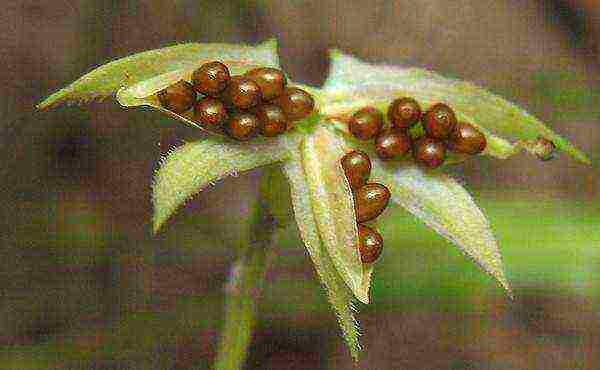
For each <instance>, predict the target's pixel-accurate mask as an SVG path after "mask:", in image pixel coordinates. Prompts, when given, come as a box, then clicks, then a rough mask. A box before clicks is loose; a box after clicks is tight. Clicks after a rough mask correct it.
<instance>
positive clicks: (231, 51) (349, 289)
mask: <svg viewBox="0 0 600 370" xmlns="http://www.w3.org/2000/svg"><path fill="white" fill-rule="evenodd" d="M213 61H219V62H221V63H223V64H224V65H226V66H227V67H228V68H229V70H230V71H231V73H232V74H243V73H245V72H247V71H250V70H253V69H255V68H257V67H273V68H277V67H278V66H279V63H278V58H277V54H276V44H275V42H273V41H269V42H266V43H263V44H260V45H257V46H247V45H231V44H196V43H194V44H183V45H177V46H173V47H168V48H163V49H157V50H152V51H147V52H144V53H140V54H135V55H132V56H129V57H126V58H123V59H119V60H117V61H114V62H112V63H109V64H106V65H104V66H101V67H99V68H97V69H96V70H94V71H92V72H90V73H89V74H87V75H85V76H83V77H81V78H80V79H79V80H77V81H75V82H74V83H72V84H71V85H69V86H68V87H66V88H64V89H63V90H60V91H58V92H56V93H54V94H53V95H51V96H50V97H49V98H47V99H46V100H44V101H43V102H42V103H40V104H39V105H38V108H39V109H41V110H44V109H48V108H50V107H52V106H56V105H58V104H61V103H71V102H73V103H84V102H88V101H91V100H96V99H103V98H106V97H109V96H113V95H114V96H116V98H117V100H118V101H119V103H120V104H121V105H123V106H126V107H135V106H149V107H152V108H154V109H156V110H157V111H159V112H161V113H163V114H168V115H169V116H171V117H173V118H175V119H177V120H179V121H182V122H185V123H187V124H190V125H193V126H194V127H198V128H199V129H202V130H205V131H207V132H209V133H210V135H208V136H207V137H206V138H205V139H203V140H201V141H197V142H191V143H187V144H185V145H183V146H181V147H179V148H177V149H175V150H173V151H172V152H171V153H170V154H169V155H167V156H166V157H165V158H162V159H161V166H160V168H159V169H158V170H157V171H156V174H155V178H154V186H153V203H154V231H155V232H157V231H158V230H159V228H160V227H161V226H162V225H163V224H164V223H165V221H167V220H168V218H169V217H170V216H171V215H172V214H173V213H174V212H175V211H176V210H177V209H178V208H179V207H181V206H182V205H183V204H184V203H185V202H186V201H187V200H188V199H189V198H191V197H193V196H194V195H195V194H197V193H198V192H200V191H202V190H203V189H205V188H206V187H208V186H210V184H212V183H214V182H216V181H219V180H221V179H224V178H226V177H228V176H229V175H232V174H238V173H240V172H244V171H249V170H252V169H254V168H258V167H264V166H269V167H268V171H266V172H265V173H266V175H265V179H266V180H265V181H266V183H268V184H269V185H267V186H266V188H267V190H266V191H265V192H263V194H264V195H265V197H266V198H267V200H269V201H271V202H272V208H273V211H274V213H275V214H276V215H278V214H282V215H283V214H285V213H284V212H279V213H278V209H280V208H281V207H282V204H281V203H282V202H283V203H287V204H291V206H292V209H293V215H294V219H295V223H296V225H297V227H298V229H299V231H300V236H301V238H302V241H303V243H304V245H305V247H306V249H307V251H308V253H309V255H310V257H311V259H312V261H313V263H314V266H315V269H316V271H317V274H318V276H319V277H320V279H321V281H322V283H323V286H324V288H325V290H326V293H327V296H328V298H329V301H330V302H331V304H332V306H333V308H334V310H335V312H336V314H337V316H338V320H339V323H340V326H341V328H342V332H343V335H344V338H345V339H346V341H347V343H348V345H349V347H350V351H351V354H352V356H353V357H355V358H356V357H357V356H358V352H359V349H360V346H359V340H358V337H359V332H358V325H357V323H356V321H355V319H354V314H353V311H354V308H353V307H354V305H353V302H354V300H355V299H357V300H359V301H361V302H363V303H369V301H370V299H369V287H370V284H371V278H372V273H373V269H374V266H375V264H373V263H370V261H367V263H364V262H365V256H364V255H363V254H362V249H361V248H359V246H361V247H364V244H365V243H367V244H369V243H370V244H369V245H371V246H377V245H378V243H379V244H381V239H378V237H377V235H378V234H373V233H372V232H371V234H368V233H367V234H368V235H367V236H366V237H364V233H363V231H364V230H367V231H368V230H372V228H373V226H374V225H373V221H369V220H365V222H362V221H361V217H363V215H362V213H363V210H361V208H360V202H361V201H362V200H361V199H362V198H361V197H367V198H368V197H371V196H372V195H373V194H375V193H373V192H371V193H367V195H364V194H363V193H364V192H362V190H360V189H356V188H354V187H353V186H354V185H353V183H354V180H355V179H350V178H349V177H348V173H347V172H346V169H345V168H344V167H343V165H342V158H343V157H344V156H345V155H346V154H348V153H350V152H353V151H360V153H362V154H363V155H364V154H366V155H367V156H368V158H369V160H370V165H369V166H368V167H369V168H368V169H369V174H368V175H367V177H368V181H369V183H370V184H379V185H377V186H379V187H380V188H383V189H384V190H385V189H387V190H386V191H388V192H389V193H387V195H389V198H390V199H391V201H392V202H393V203H395V204H397V205H399V206H401V207H404V208H405V209H407V210H408V211H409V212H410V213H412V214H413V215H414V216H416V217H417V218H419V219H421V220H422V221H423V222H425V224H427V225H428V226H429V227H431V228H432V229H433V230H435V231H436V232H438V233H439V234H440V235H441V236H443V237H444V238H446V239H448V240H450V241H451V242H452V243H454V244H455V245H456V246H457V247H458V248H459V249H460V251H461V252H462V253H463V254H464V255H465V256H467V257H468V258H470V259H471V260H472V261H473V262H475V263H476V264H477V265H478V266H480V267H481V268H482V269H483V270H484V271H485V272H487V273H488V274H489V275H491V276H492V277H493V278H495V279H496V280H497V281H498V283H499V284H500V285H501V286H502V287H503V288H504V289H505V290H506V292H507V293H508V295H509V296H512V292H511V290H510V286H509V283H508V281H507V279H506V277H505V276H504V272H503V267H502V261H501V256H500V253H499V248H498V243H497V241H496V239H495V238H494V236H493V234H492V232H491V229H490V225H489V223H488V221H487V219H486V218H485V216H484V214H483V213H482V212H481V210H480V209H479V208H478V207H477V205H476V204H475V203H474V202H473V199H472V198H471V197H470V196H469V194H468V193H467V192H466V191H465V189H464V188H463V187H462V186H461V185H460V184H459V183H458V182H457V181H455V180H453V179H452V178H451V177H449V176H447V175H445V174H444V173H443V172H442V169H443V166H440V167H438V166H439V164H440V163H441V162H440V163H438V162H436V163H435V166H434V167H438V168H436V169H430V168H427V166H424V165H423V164H418V163H416V162H415V160H414V159H413V158H412V157H411V155H410V152H411V151H415V150H416V149H415V146H418V145H417V144H416V143H417V141H416V140H417V139H419V138H420V137H423V135H425V136H426V133H424V132H427V133H428V132H429V131H428V130H429V129H430V128H428V127H427V125H423V124H422V123H418V124H416V125H413V127H411V128H409V129H406V130H404V131H398V130H396V131H394V127H393V126H394V124H397V122H396V123H395V122H394V119H393V118H390V115H389V114H388V110H389V109H390V104H391V103H392V102H394V101H396V99H400V98H405V97H409V98H412V99H413V100H414V101H417V102H418V103H419V104H420V105H421V108H422V109H423V112H428V114H429V115H430V116H431V115H432V114H433V113H431V112H432V110H433V107H435V106H436V104H438V103H444V104H447V106H449V107H451V109H452V110H453V112H454V114H455V116H456V117H455V119H456V120H457V122H458V121H460V122H469V124H470V126H468V127H471V131H468V132H476V133H478V134H480V135H482V136H483V139H482V140H484V141H483V142H484V143H485V145H483V146H481V147H480V148H479V149H478V150H476V152H477V153H478V154H480V155H488V156H492V157H496V158H507V157H509V156H512V155H516V154H519V153H520V152H522V151H526V152H529V153H531V154H534V155H536V156H538V157H540V158H541V159H548V158H549V157H551V156H552V155H554V153H555V152H557V151H563V152H565V153H567V154H569V155H571V156H573V157H574V158H575V159H577V160H579V161H581V162H584V163H588V164H589V159H588V158H587V157H586V155H585V154H584V153H582V152H581V151H579V150H578V149H577V148H575V147H574V146H573V145H572V144H570V143H569V142H568V141H567V140H566V139H564V138H562V137H560V136H559V135H557V134H556V133H554V132H553V131H552V130H550V129H549V128H548V127H546V126H545V125H544V124H542V123H541V122H540V121H538V120H537V119H536V118H534V117H532V116H531V115H529V114H527V113H526V112H525V111H523V110H522V109H520V108H519V107H517V106H515V105H513V104H511V103H509V102H507V101H506V100H504V99H502V98H500V97H498V96H496V95H493V94H491V93H489V92H487V91H485V90H483V89H481V88H479V87H477V86H475V85H472V84H470V83H467V82H462V81H457V80H451V79H446V78H444V77H441V76H439V75H437V74H435V73H433V72H430V71H426V70H422V69H416V68H399V67H393V66H383V65H372V64H368V63H364V62H362V61H360V60H358V59H356V58H354V57H352V56H348V55H344V54H342V53H341V52H338V51H333V52H332V53H331V62H332V65H331V71H330V75H329V77H328V79H327V81H326V82H325V84H324V86H323V88H321V89H316V88H310V87H308V86H300V85H298V84H294V83H293V82H291V81H290V82H288V86H299V87H300V88H301V89H303V90H304V91H306V92H308V93H309V94H311V95H312V97H313V99H314V100H315V101H316V104H315V108H314V112H313V113H312V114H310V115H308V116H307V117H305V118H303V119H301V120H299V121H297V122H295V124H294V125H293V128H291V129H289V130H287V131H286V132H285V133H283V134H280V135H279V136H276V137H255V138H253V139H250V140H248V141H245V142H239V141H236V140H233V139H231V138H230V137H228V136H227V135H226V134H224V132H223V131H222V130H215V129H214V128H213V129H211V128H207V127H206V126H203V125H199V124H198V122H197V121H196V120H195V119H194V116H193V114H191V113H189V112H187V113H186V112H183V113H177V112H174V111H173V110H172V109H166V108H165V107H164V104H161V100H160V97H159V94H160V93H161V91H164V90H165V89H166V88H168V87H170V86H173V85H174V84H176V83H179V82H180V81H185V83H189V82H190V81H191V80H192V75H193V73H194V71H195V70H197V69H198V68H199V67H200V66H203V65H204V64H205V63H207V62H213ZM357 112H359V113H357ZM361 112H362V113H361ZM410 112H412V111H409V113H410ZM386 114H387V115H388V121H389V122H388V121H386V119H385V118H384V117H385V116H386ZM438 116H439V115H438ZM438 116H435V117H438ZM364 117H367V118H364ZM369 117H371V118H369ZM373 117H374V118H373ZM439 117H442V118H444V117H446V116H443V115H442V116H439ZM453 119H454V118H453ZM369 120H370V121H369ZM359 121H360V122H359ZM422 121H423V120H422ZM424 121H426V119H424ZM352 122H355V123H356V122H359V123H360V124H361V125H362V124H363V123H365V122H366V125H367V126H363V128H364V127H367V128H368V129H367V130H366V131H364V130H363V131H361V132H362V133H361V134H360V135H358V136H357V134H356V131H353V130H352V128H351V126H352V124H353V123H352ZM369 125H370V126H369ZM372 127H375V129H376V130H379V131H381V130H383V131H381V132H378V134H379V135H380V136H381V135H383V134H384V133H386V132H392V133H394V134H393V135H392V136H393V139H394V140H395V141H394V140H392V141H390V142H391V143H393V145H392V146H388V147H387V148H388V149H389V148H395V149H393V150H396V151H397V152H398V153H401V154H403V155H399V156H397V158H393V159H394V160H391V161H390V160H389V159H390V157H386V156H385V155H382V154H381V151H382V150H388V149H386V147H383V145H384V144H381V143H380V142H379V141H377V142H374V141H373V140H371V141H369V140H364V137H363V136H361V135H363V134H365V135H367V134H369V132H370V131H369V130H371V128H372ZM473 130H474V131H473ZM369 135H370V134H369ZM394 135H395V136H394ZM377 140H379V139H377ZM402 140H405V141H406V140H407V141H406V143H409V144H410V146H408V145H404V144H402V143H403V141H402ZM428 140H429V141H435V140H433V139H431V138H430V139H428ZM419 142H420V141H419ZM403 145H404V146H403ZM437 145H438V146H439V145H440V144H439V143H438V144H437ZM381 148H383V149H381ZM432 148H433V149H435V147H432ZM430 149H431V148H430V147H425V151H424V152H423V153H424V155H428V154H431V153H433V154H436V152H435V150H433V149H431V150H433V151H431V150H430ZM427 150H429V151H427ZM444 150H445V149H444ZM406 152H408V153H406ZM444 153H445V152H444ZM419 155H420V154H419ZM419 155H414V156H415V158H420V157H419ZM469 157H470V155H466V154H465V153H464V152H463V153H461V152H460V151H458V152H449V154H448V155H447V156H446V157H444V159H445V161H444V165H451V164H452V163H456V162H460V161H463V160H467V159H468V158H469ZM425 163H431V162H425ZM277 166H278V167H279V170H274V168H275V167H277ZM350 180H352V181H350ZM281 181H285V182H287V184H288V185H289V186H287V187H281V186H277V184H280V183H281ZM382 184H383V185H382ZM373 187H374V188H376V186H375V185H373ZM384 193H385V192H384ZM379 194H381V193H379ZM384 195H385V194H384ZM373 199H375V198H373ZM385 201H387V198H386V199H385ZM282 217H284V216H282ZM279 221H280V224H283V223H285V220H284V219H282V220H279ZM358 221H360V222H358ZM374 235H375V236H374ZM361 243H362V244H361Z"/></svg>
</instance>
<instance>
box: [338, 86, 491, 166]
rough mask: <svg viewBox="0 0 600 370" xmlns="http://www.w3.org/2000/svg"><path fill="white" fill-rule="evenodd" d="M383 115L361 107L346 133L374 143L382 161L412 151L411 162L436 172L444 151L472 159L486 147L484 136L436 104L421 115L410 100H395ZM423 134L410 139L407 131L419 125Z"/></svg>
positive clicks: (447, 109)
mask: <svg viewBox="0 0 600 370" xmlns="http://www.w3.org/2000/svg"><path fill="white" fill-rule="evenodd" d="M387 119H388V123H389V124H388V125H387V127H386V125H385V124H384V117H383V114H382V113H381V112H380V111H379V110H377V109H376V108H374V107H364V108H362V109H360V110H358V111H357V112H355V113H354V115H352V117H351V118H350V121H349V129H350V132H351V133H352V135H353V136H354V137H356V138H357V139H359V140H372V139H374V140H375V151H376V152H377V155H378V156H379V158H381V159H382V160H394V159H399V158H402V157H403V156H405V155H406V154H407V153H408V152H410V151H411V150H412V155H413V157H414V159H415V160H416V161H417V162H419V163H421V164H422V165H424V166H426V167H429V168H435V167H438V166H440V165H441V164H442V163H444V161H445V160H446V149H449V150H452V151H455V152H458V153H463V154H469V155H474V154H478V153H481V152H482V151H483V150H484V149H485V147H486V144H487V143H486V139H485V135H483V133H482V132H481V131H479V130H478V129H477V128H476V127H474V126H473V125H471V124H469V123H466V122H459V121H457V119H456V115H455V114H454V111H453V110H452V108H450V107H449V106H447V105H446V104H444V103H436V104H434V105H433V106H431V108H429V109H428V110H427V111H426V112H422V110H421V106H420V105H419V103H418V102H417V101H416V100H415V99H413V98H409V97H404V98H399V99H396V100H394V101H393V102H392V103H391V104H390V105H389V107H388V111H387ZM419 122H420V123H421V124H422V125H423V131H424V134H422V135H420V136H417V137H413V136H411V134H410V132H409V130H410V129H411V128H412V127H413V126H415V125H417V124H418V123H419Z"/></svg>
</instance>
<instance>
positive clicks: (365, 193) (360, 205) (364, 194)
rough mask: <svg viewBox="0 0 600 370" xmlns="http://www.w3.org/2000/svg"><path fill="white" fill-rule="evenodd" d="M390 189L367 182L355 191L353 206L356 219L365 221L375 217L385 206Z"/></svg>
mask: <svg viewBox="0 0 600 370" xmlns="http://www.w3.org/2000/svg"><path fill="white" fill-rule="evenodd" d="M389 200H390V191H389V190H388V188H386V187H385V186H384V185H381V184H378V183H368V184H366V185H365V186H363V187H361V188H360V189H358V191H356V194H355V196H354V208H355V211H356V220H357V221H358V222H365V221H370V220H373V219H374V218H377V216H379V215H380V214H381V213H382V212H383V211H384V210H385V207H387V205H388V202H389Z"/></svg>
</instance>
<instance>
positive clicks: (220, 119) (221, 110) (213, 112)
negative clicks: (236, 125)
mask: <svg viewBox="0 0 600 370" xmlns="http://www.w3.org/2000/svg"><path fill="white" fill-rule="evenodd" d="M228 119H229V114H228V113H227V109H226V108H225V104H223V102H222V101H220V100H218V99H215V98H211V97H206V98H204V99H201V100H200V101H199V102H198V103H196V105H195V106H194V121H196V122H198V123H200V124H202V125H205V126H210V127H213V128H221V127H223V126H224V125H225V123H226V122H227V120H228Z"/></svg>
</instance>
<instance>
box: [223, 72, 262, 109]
mask: <svg viewBox="0 0 600 370" xmlns="http://www.w3.org/2000/svg"><path fill="white" fill-rule="evenodd" d="M260 95H261V93H260V88H259V87H258V84H257V83H256V82H254V81H252V80H251V79H249V78H246V77H243V76H234V77H232V78H231V81H230V82H229V85H227V88H226V89H225V91H224V92H223V100H224V101H225V103H226V104H229V105H231V106H233V107H235V108H238V109H248V108H252V107H254V106H256V105H258V103H260Z"/></svg>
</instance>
